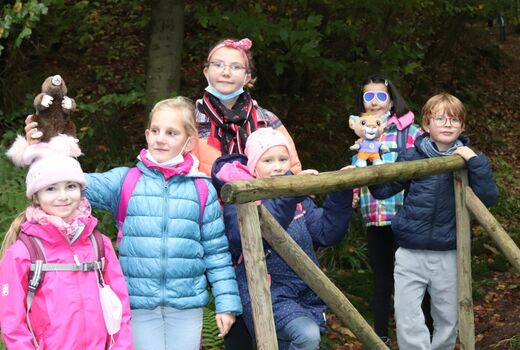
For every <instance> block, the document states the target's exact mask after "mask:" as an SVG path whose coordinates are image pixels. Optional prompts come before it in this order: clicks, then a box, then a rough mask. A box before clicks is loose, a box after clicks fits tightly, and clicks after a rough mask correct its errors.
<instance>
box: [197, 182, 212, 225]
mask: <svg viewBox="0 0 520 350" xmlns="http://www.w3.org/2000/svg"><path fill="white" fill-rule="evenodd" d="M195 187H196V188H197V193H198V194H199V206H200V216H199V225H200V226H202V220H203V219H204V210H205V209H206V204H207V201H208V195H209V191H208V185H207V184H206V181H205V180H204V179H203V178H201V177H197V178H195Z"/></svg>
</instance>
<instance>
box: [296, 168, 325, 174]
mask: <svg viewBox="0 0 520 350" xmlns="http://www.w3.org/2000/svg"><path fill="white" fill-rule="evenodd" d="M319 173H320V172H319V171H318V170H316V169H305V170H302V171H301V172H300V173H299V174H298V175H318V174H319Z"/></svg>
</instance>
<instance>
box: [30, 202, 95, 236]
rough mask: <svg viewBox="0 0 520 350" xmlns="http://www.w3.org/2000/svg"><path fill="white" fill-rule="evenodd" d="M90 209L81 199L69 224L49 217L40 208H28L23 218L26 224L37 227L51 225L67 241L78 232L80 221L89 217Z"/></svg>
mask: <svg viewBox="0 0 520 350" xmlns="http://www.w3.org/2000/svg"><path fill="white" fill-rule="evenodd" d="M91 212H92V209H91V208H90V203H89V201H88V200H87V199H86V198H85V197H83V198H81V202H80V203H79V207H78V208H77V209H76V210H74V212H73V213H72V216H71V218H70V220H69V222H66V221H64V220H63V219H62V218H60V217H59V216H55V215H49V214H47V213H46V212H44V211H43V210H42V209H41V208H40V207H36V206H33V205H31V206H29V207H27V209H26V210H25V217H26V219H27V221H28V222H30V223H33V224H39V225H53V226H54V227H56V228H57V229H58V231H59V232H60V233H61V234H63V236H64V237H65V238H67V239H68V240H69V241H71V240H72V238H73V237H74V234H75V233H76V232H77V231H78V229H79V228H80V226H81V225H83V224H82V223H81V222H80V219H82V218H85V217H89V216H90V213H91Z"/></svg>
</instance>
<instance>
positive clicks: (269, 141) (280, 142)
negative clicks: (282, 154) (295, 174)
mask: <svg viewBox="0 0 520 350" xmlns="http://www.w3.org/2000/svg"><path fill="white" fill-rule="evenodd" d="M275 146H285V147H286V148H287V152H288V153H289V161H290V163H291V164H292V163H293V160H294V154H293V150H292V148H291V146H290V145H289V140H287V137H285V135H284V134H282V133H281V132H279V131H278V130H275V129H273V128H260V129H258V130H256V131H254V132H252V133H251V135H249V136H248V137H247V142H246V149H245V150H244V153H245V155H246V157H247V169H248V170H249V172H250V173H251V174H254V173H255V168H256V164H257V163H258V161H259V160H260V158H261V157H262V155H263V154H264V153H265V152H266V151H267V150H268V149H270V148H273V147H275Z"/></svg>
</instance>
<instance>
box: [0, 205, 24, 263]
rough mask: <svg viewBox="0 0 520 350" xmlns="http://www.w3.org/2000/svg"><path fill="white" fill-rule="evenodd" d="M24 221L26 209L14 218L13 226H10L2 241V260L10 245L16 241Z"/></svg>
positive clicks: (0, 256)
mask: <svg viewBox="0 0 520 350" xmlns="http://www.w3.org/2000/svg"><path fill="white" fill-rule="evenodd" d="M24 222H25V210H24V211H22V212H21V213H20V214H18V215H17V216H16V217H15V218H14V220H13V222H12V223H11V226H9V229H8V230H7V232H6V233H5V236H4V240H3V241H2V246H1V248H0V260H1V259H2V258H3V257H4V254H5V252H6V251H7V249H9V247H10V246H12V245H13V243H14V242H16V239H17V238H18V234H19V233H20V231H21V230H20V228H21V226H22V224H23V223H24Z"/></svg>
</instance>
